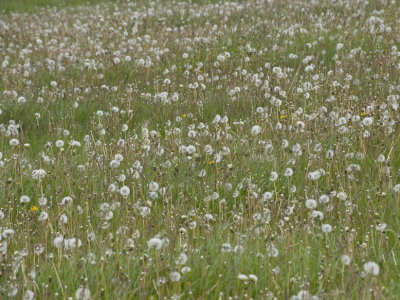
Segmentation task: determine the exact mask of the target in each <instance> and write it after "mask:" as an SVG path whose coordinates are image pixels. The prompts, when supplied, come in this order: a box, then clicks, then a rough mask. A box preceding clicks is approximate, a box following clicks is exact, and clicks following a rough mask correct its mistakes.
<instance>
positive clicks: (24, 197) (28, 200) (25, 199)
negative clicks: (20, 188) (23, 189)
mask: <svg viewBox="0 0 400 300" xmlns="http://www.w3.org/2000/svg"><path fill="white" fill-rule="evenodd" d="M30 201H31V198H29V196H26V195H24V196H21V198H19V202H20V203H23V204H24V203H29V202H30Z"/></svg>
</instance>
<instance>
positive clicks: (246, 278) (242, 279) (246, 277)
mask: <svg viewBox="0 0 400 300" xmlns="http://www.w3.org/2000/svg"><path fill="white" fill-rule="evenodd" d="M237 278H238V279H239V280H240V281H248V280H249V277H248V276H247V275H244V274H239V275H238V277H237Z"/></svg>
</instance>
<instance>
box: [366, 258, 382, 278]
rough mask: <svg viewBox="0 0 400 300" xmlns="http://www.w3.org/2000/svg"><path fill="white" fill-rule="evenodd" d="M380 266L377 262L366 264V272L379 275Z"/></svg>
mask: <svg viewBox="0 0 400 300" xmlns="http://www.w3.org/2000/svg"><path fill="white" fill-rule="evenodd" d="M379 270H380V269H379V265H378V264H377V263H376V262H373V261H368V262H366V263H365V264H364V272H365V273H366V274H371V275H373V276H378V275H379Z"/></svg>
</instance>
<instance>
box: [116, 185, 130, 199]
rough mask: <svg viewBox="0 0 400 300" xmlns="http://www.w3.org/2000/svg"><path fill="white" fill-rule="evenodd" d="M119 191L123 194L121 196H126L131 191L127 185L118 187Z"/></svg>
mask: <svg viewBox="0 0 400 300" xmlns="http://www.w3.org/2000/svg"><path fill="white" fill-rule="evenodd" d="M119 193H120V194H121V195H122V196H123V197H128V196H129V194H130V193H131V190H130V189H129V187H127V186H123V187H121V188H120V189H119Z"/></svg>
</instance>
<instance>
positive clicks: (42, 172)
mask: <svg viewBox="0 0 400 300" xmlns="http://www.w3.org/2000/svg"><path fill="white" fill-rule="evenodd" d="M45 176H46V171H45V170H43V169H38V170H33V172H32V178H33V179H36V180H38V179H42V178H44V177H45Z"/></svg>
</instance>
